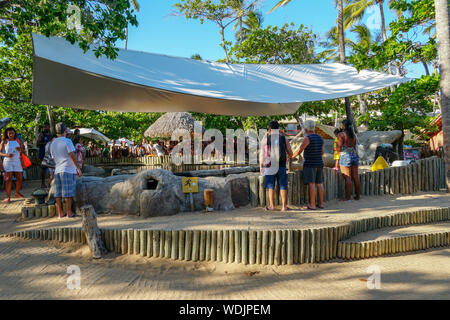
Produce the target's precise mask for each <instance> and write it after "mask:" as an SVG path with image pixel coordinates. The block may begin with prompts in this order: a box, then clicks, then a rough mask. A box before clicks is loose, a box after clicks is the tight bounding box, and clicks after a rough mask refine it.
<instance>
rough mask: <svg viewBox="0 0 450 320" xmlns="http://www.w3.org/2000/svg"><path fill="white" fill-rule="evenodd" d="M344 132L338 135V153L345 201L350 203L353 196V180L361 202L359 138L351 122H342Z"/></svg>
mask: <svg viewBox="0 0 450 320" xmlns="http://www.w3.org/2000/svg"><path fill="white" fill-rule="evenodd" d="M342 129H344V131H342V132H341V133H339V134H338V142H337V146H336V151H337V152H340V156H341V157H340V159H339V165H340V167H341V172H342V174H343V175H344V179H345V199H341V200H342V201H348V200H350V198H351V195H352V180H353V182H354V183H355V192H356V195H355V200H359V197H360V194H361V184H360V182H359V176H358V165H359V159H358V154H357V152H356V144H357V137H356V135H355V133H354V131H353V128H352V124H351V122H350V121H349V120H347V119H346V120H344V121H342Z"/></svg>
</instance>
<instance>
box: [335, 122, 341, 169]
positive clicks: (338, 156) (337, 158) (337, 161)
mask: <svg viewBox="0 0 450 320" xmlns="http://www.w3.org/2000/svg"><path fill="white" fill-rule="evenodd" d="M341 132H342V129H341V128H336V129H335V130H334V135H335V136H336V138H335V139H334V146H333V159H334V162H335V163H334V168H333V170H336V171H339V170H340V167H339V159H340V158H341V154H340V153H339V152H338V151H337V149H336V146H337V143H338V135H339V133H341Z"/></svg>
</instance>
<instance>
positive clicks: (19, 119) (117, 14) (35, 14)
mask: <svg viewBox="0 0 450 320" xmlns="http://www.w3.org/2000/svg"><path fill="white" fill-rule="evenodd" d="M69 4H71V5H76V6H78V7H79V8H80V17H81V21H80V22H81V24H80V26H79V27H80V28H78V29H76V28H72V26H71V25H70V24H69V23H68V22H69V20H70V19H71V18H72V17H73V16H72V15H73V12H74V10H68V6H69ZM0 16H1V17H2V18H3V20H2V24H1V26H0V72H1V74H2V77H1V80H0V117H5V116H8V117H11V118H12V123H11V125H13V126H15V127H16V128H17V129H18V130H19V132H21V133H22V135H23V136H24V138H25V139H26V140H28V141H33V138H34V137H33V129H34V126H35V125H36V124H35V118H36V115H37V113H39V114H40V115H41V117H40V119H41V120H40V123H39V124H43V123H44V122H47V121H48V120H47V113H46V107H45V106H39V105H32V104H31V95H32V63H33V62H32V46H31V33H32V32H36V33H40V34H43V35H46V36H61V37H64V38H65V39H67V40H68V41H69V42H71V43H75V42H76V41H77V42H78V43H79V46H80V47H81V48H82V49H83V50H85V51H86V50H87V49H88V48H89V47H90V45H91V44H92V43H94V42H95V44H96V45H95V48H94V49H93V50H94V52H95V54H96V56H100V55H105V56H107V57H109V58H115V57H116V56H117V51H118V49H117V48H115V46H114V44H115V42H116V41H117V40H118V39H122V40H123V39H124V38H125V28H126V26H127V25H128V23H130V24H131V25H135V26H136V25H137V20H136V17H135V16H134V15H133V11H132V9H131V8H130V3H129V1H128V0H115V1H110V0H105V1H86V0H78V1H36V0H28V1H22V0H10V1H2V2H1V3H0ZM54 110H55V112H54V115H53V116H54V118H55V122H57V121H65V122H66V123H67V124H68V125H70V126H72V125H74V124H79V125H80V126H84V127H86V126H91V127H94V128H99V127H98V125H95V124H97V123H101V122H102V121H103V120H104V119H103V116H102V115H101V113H100V112H97V111H84V112H82V113H81V112H77V111H76V110H72V109H62V108H55V109H54ZM113 115H117V119H122V120H121V121H122V122H121V123H120V124H119V123H118V122H117V121H116V122H114V121H113V120H112V119H109V118H106V119H107V120H104V121H105V123H107V122H106V121H110V122H111V128H108V129H106V126H105V131H104V133H105V134H106V135H110V136H111V137H114V136H116V135H122V134H119V132H117V131H114V130H118V128H120V127H122V128H123V130H124V134H123V135H125V134H130V137H135V136H138V135H139V134H141V133H138V132H137V131H133V130H138V129H140V127H142V126H145V125H150V123H149V121H152V119H153V118H154V117H155V116H149V115H146V116H141V115H128V114H124V115H119V114H118V113H114V114H113V113H111V114H110V115H109V117H110V118H114V116H113ZM140 121H142V123H141V122H140ZM113 123H114V124H113ZM127 124H130V125H133V126H134V127H135V129H133V127H129V126H127ZM100 129H101V128H100ZM127 130H128V131H127Z"/></svg>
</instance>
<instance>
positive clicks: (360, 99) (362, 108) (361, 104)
mask: <svg viewBox="0 0 450 320" xmlns="http://www.w3.org/2000/svg"><path fill="white" fill-rule="evenodd" d="M357 97H358V102H359V112H360V113H361V115H362V116H363V115H365V114H366V112H367V103H366V100H364V99H363V97H362V96H361V95H360V94H358V95H357Z"/></svg>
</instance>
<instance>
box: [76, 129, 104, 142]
mask: <svg viewBox="0 0 450 320" xmlns="http://www.w3.org/2000/svg"><path fill="white" fill-rule="evenodd" d="M78 129H79V130H80V136H83V137H86V138H89V139H93V140H101V141H104V142H109V141H110V140H111V139H110V138H108V137H107V136H105V135H104V134H103V133H101V132H100V131H97V130H95V129H94V128H78ZM71 131H72V132H74V131H75V129H71Z"/></svg>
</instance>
